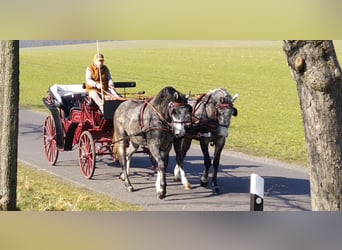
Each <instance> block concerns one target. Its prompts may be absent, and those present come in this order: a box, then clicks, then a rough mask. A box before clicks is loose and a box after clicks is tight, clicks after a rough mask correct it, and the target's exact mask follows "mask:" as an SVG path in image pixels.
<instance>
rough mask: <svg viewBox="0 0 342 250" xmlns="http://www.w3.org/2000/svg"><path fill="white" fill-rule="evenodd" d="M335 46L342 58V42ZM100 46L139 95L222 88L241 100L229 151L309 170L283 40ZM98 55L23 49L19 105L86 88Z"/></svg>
mask: <svg viewBox="0 0 342 250" xmlns="http://www.w3.org/2000/svg"><path fill="white" fill-rule="evenodd" d="M335 46H336V51H337V54H338V55H339V54H342V52H341V47H342V46H341V44H340V42H336V43H335ZM99 47H100V50H101V52H102V53H103V54H104V55H105V58H106V61H105V63H106V64H107V66H108V67H109V68H110V69H111V71H112V75H113V78H114V79H115V80H116V81H136V82H137V88H136V89H134V91H139V90H145V91H146V93H147V94H148V95H155V94H156V93H157V92H158V91H159V90H160V89H161V88H162V87H164V86H166V85H172V86H174V87H175V88H177V89H179V90H180V91H182V92H184V93H188V92H189V91H191V93H202V92H207V91H208V90H209V89H213V88H217V87H226V88H227V89H228V91H229V92H231V94H235V93H239V95H240V97H239V99H238V100H237V101H236V107H237V108H238V110H239V116H238V117H237V118H233V121H232V123H231V129H230V137H229V139H228V143H226V148H227V149H230V150H235V151H240V152H245V153H248V154H252V155H256V156H262V157H270V158H274V159H279V160H282V161H286V162H290V163H297V164H302V165H306V158H307V155H306V149H305V141H304V131H303V125H302V118H301V113H300V108H299V100H298V96H297V90H296V83H295V81H294V80H293V78H292V76H291V74H290V70H289V69H288V66H287V61H286V56H285V53H284V52H283V49H282V42H281V41H116V42H104V43H100V46H99ZM339 52H340V53H339ZM95 53H96V44H82V45H68V46H56V47H41V48H25V49H22V50H21V51H20V91H21V92H20V93H21V96H20V103H21V105H22V106H28V107H32V108H36V109H40V110H45V108H44V107H43V104H42V101H41V98H42V97H44V96H45V95H46V91H47V89H48V87H49V86H50V85H52V84H54V83H65V84H71V83H83V82H84V74H85V69H86V66H87V65H88V64H90V63H91V62H92V57H93V55H94V54H95ZM45 111H46V110H45Z"/></svg>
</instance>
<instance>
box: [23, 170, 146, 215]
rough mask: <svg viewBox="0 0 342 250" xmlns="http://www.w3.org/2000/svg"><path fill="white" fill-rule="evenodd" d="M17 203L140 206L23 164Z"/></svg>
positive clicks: (26, 206) (53, 207)
mask: <svg viewBox="0 0 342 250" xmlns="http://www.w3.org/2000/svg"><path fill="white" fill-rule="evenodd" d="M17 207H18V209H19V210H20V211H140V210H141V208H139V207H137V206H133V205H130V204H127V203H125V202H121V201H117V200H114V199H111V198H110V197H108V196H106V195H104V194H98V193H95V192H91V191H89V190H88V189H85V188H80V187H76V186H75V185H73V184H70V183H67V182H65V181H63V180H61V179H59V178H58V177H55V176H51V175H49V174H47V173H45V172H43V171H41V170H37V169H34V168H32V167H29V166H25V165H24V164H19V167H18V185H17Z"/></svg>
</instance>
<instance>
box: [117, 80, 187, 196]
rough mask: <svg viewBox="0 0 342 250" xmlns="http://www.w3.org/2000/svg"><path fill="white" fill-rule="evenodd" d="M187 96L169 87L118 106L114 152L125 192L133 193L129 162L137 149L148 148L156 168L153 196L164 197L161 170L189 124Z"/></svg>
mask: <svg viewBox="0 0 342 250" xmlns="http://www.w3.org/2000/svg"><path fill="white" fill-rule="evenodd" d="M187 102H188V99H187V97H186V96H185V95H184V94H182V93H180V92H179V91H177V90H176V89H174V88H173V87H165V88H163V89H162V90H161V91H160V92H159V93H158V94H157V96H155V97H154V98H152V99H151V100H148V101H134V100H128V101H125V102H123V103H122V104H120V106H119V107H118V108H117V110H116V111H115V114H114V120H113V121H114V135H113V142H114V149H113V152H114V154H116V156H117V158H118V160H119V162H120V165H121V169H122V174H121V175H120V178H121V179H122V180H123V181H124V182H125V186H126V187H127V190H128V191H130V192H131V191H133V186H132V184H131V182H130V180H129V168H130V161H131V158H132V156H133V154H134V153H135V152H136V151H137V149H138V148H139V147H140V146H142V147H144V148H148V150H149V153H150V155H151V158H153V159H154V161H155V163H156V165H157V171H158V172H157V180H156V184H155V185H156V192H157V197H158V198H160V199H164V198H165V196H166V177H165V171H166V168H167V165H168V162H169V152H170V150H171V147H172V142H173V139H174V138H175V137H181V136H184V134H185V124H186V123H190V118H191V110H192V108H191V106H190V105H189V104H188V103H187Z"/></svg>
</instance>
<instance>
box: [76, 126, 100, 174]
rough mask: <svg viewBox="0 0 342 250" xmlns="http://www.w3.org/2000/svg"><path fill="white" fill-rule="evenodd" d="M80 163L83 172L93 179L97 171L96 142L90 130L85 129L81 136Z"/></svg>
mask: <svg viewBox="0 0 342 250" xmlns="http://www.w3.org/2000/svg"><path fill="white" fill-rule="evenodd" d="M78 152H79V164H80V167H81V171H82V174H83V175H84V176H85V177H86V178H87V179H91V177H93V175H94V171H95V164H96V161H95V158H96V152H95V144H94V139H93V136H92V135H91V133H90V132H89V131H84V132H83V133H82V134H81V136H80V141H79V150H78Z"/></svg>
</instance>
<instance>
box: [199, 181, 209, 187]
mask: <svg viewBox="0 0 342 250" xmlns="http://www.w3.org/2000/svg"><path fill="white" fill-rule="evenodd" d="M200 185H201V187H205V188H206V187H208V182H203V181H200Z"/></svg>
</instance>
